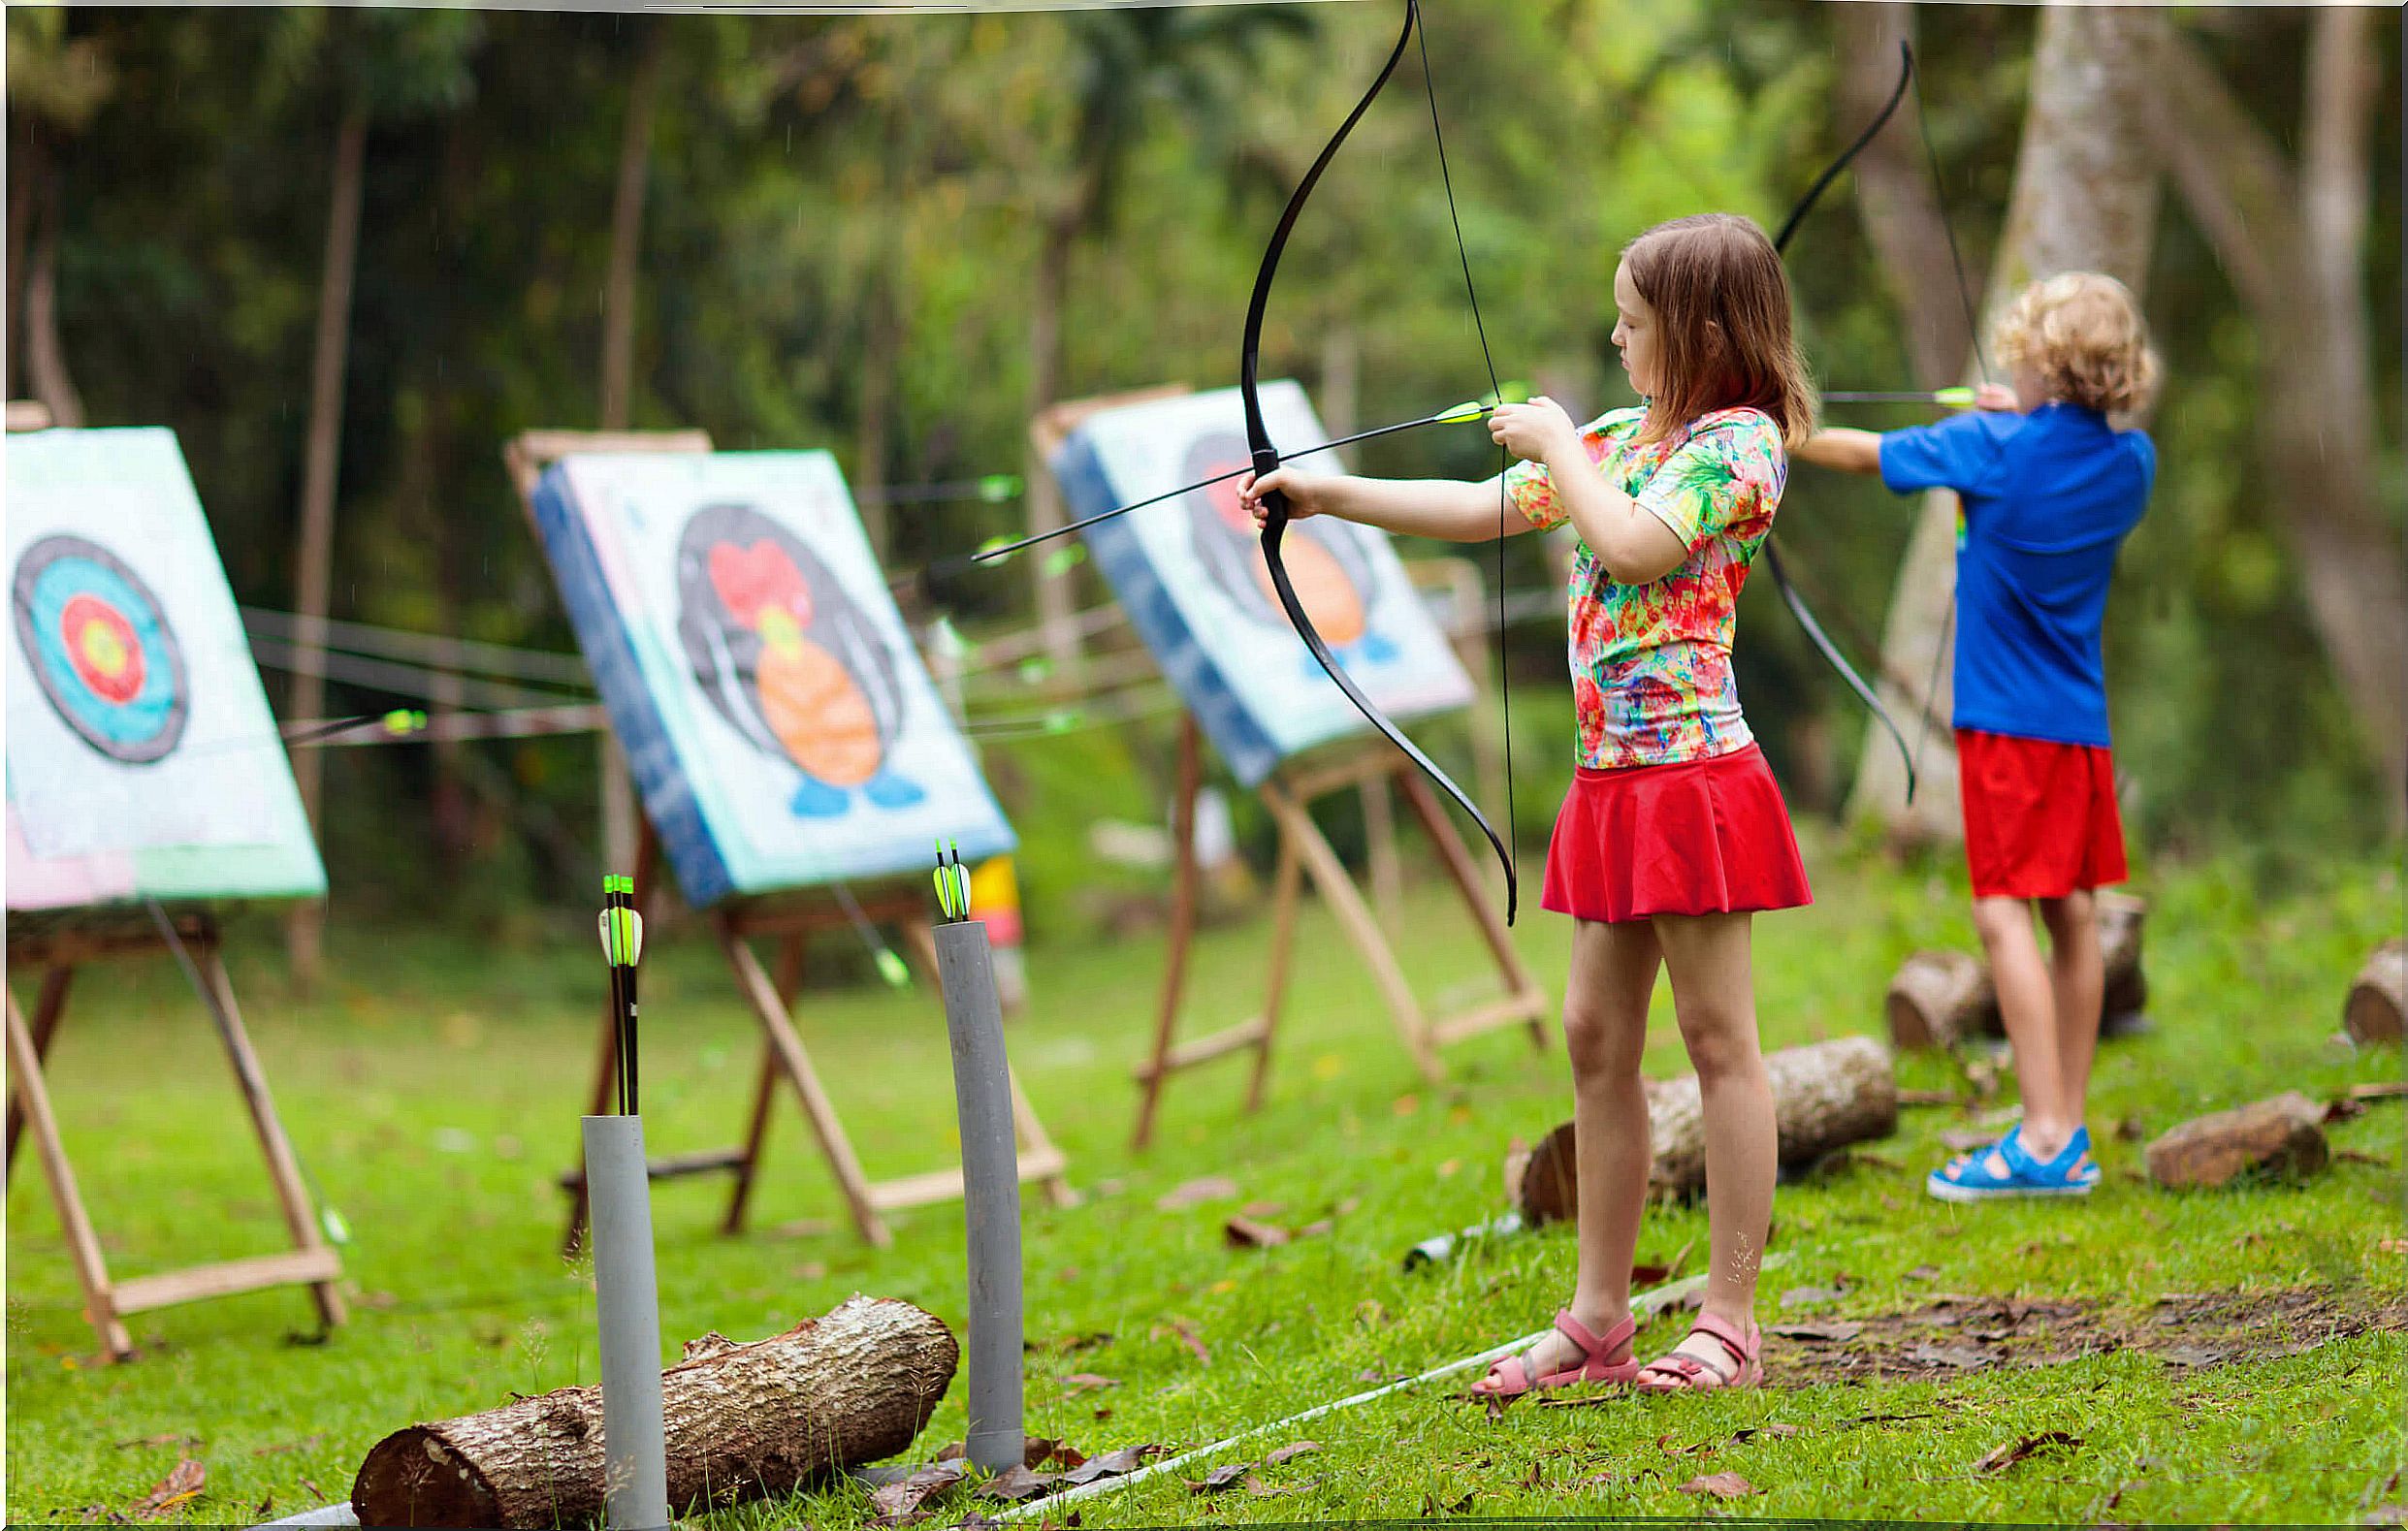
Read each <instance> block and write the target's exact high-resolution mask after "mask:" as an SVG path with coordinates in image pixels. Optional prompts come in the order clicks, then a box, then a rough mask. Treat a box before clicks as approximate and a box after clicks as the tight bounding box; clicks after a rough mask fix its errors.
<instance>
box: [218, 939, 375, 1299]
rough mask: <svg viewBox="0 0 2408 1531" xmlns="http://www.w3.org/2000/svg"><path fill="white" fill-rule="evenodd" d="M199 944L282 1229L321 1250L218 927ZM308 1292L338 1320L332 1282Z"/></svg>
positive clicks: (298, 1243)
mask: <svg viewBox="0 0 2408 1531" xmlns="http://www.w3.org/2000/svg"><path fill="white" fill-rule="evenodd" d="M199 945H200V948H201V949H200V951H199V952H198V953H197V955H198V957H199V958H200V964H201V973H202V976H203V978H204V979H205V980H206V982H205V985H204V987H205V989H206V990H207V992H206V993H205V994H204V995H203V996H202V998H203V999H204V1000H206V1001H207V1002H208V1004H209V1007H210V1008H211V1009H212V1010H214V1011H216V1020H217V1026H218V1032H219V1034H220V1035H221V1036H222V1037H224V1038H225V1042H226V1052H227V1054H228V1056H229V1058H230V1060H231V1061H232V1062H233V1064H234V1077H235V1082H236V1083H237V1084H238V1085H240V1086H241V1090H242V1103H243V1105H244V1106H245V1107H246V1108H247V1109H248V1110H249V1111H250V1114H251V1128H252V1131H253V1132H257V1133H258V1134H259V1150H260V1153H261V1154H262V1155H264V1156H265V1157H266V1159H267V1161H268V1176H269V1178H270V1179H271V1180H273V1182H275V1190H276V1200H277V1202H278V1203H279V1204H281V1206H282V1207H283V1209H284V1227H285V1229H286V1231H288V1232H289V1233H291V1234H292V1238H293V1245H294V1247H295V1248H296V1249H305V1250H322V1249H325V1248H326V1247H327V1245H326V1236H325V1234H323V1233H322V1232H320V1231H319V1229H318V1219H317V1209H316V1208H315V1207H313V1206H311V1205H310V1202H309V1191H308V1188H307V1186H305V1184H304V1183H303V1181H302V1178H301V1161H300V1160H299V1159H297V1158H295V1157H294V1155H293V1144H292V1140H291V1139H290V1138H288V1137H286V1136H285V1135H284V1123H283V1122H282V1121H281V1120H280V1119H279V1118H278V1117H277V1116H276V1107H275V1100H274V1098H273V1097H272V1096H270V1095H269V1093H268V1076H267V1074H266V1073H265V1072H264V1071H262V1069H260V1067H259V1055H258V1054H257V1053H256V1052H254V1051H252V1049H251V1037H250V1033H249V1032H247V1031H245V1030H244V1029H243V1026H242V1012H241V1010H240V1009H239V1008H237V1007H236V1005H235V1001H234V983H233V981H232V980H231V979H229V978H228V977H227V976H226V964H225V960H224V958H223V957H222V956H221V955H220V954H219V951H218V942H217V932H216V931H215V930H213V929H212V930H210V931H209V933H208V934H207V935H206V936H205V937H204V938H203V939H202V941H200V942H199ZM309 1296H310V1299H311V1300H312V1301H313V1302H315V1303H316V1304H317V1309H318V1322H319V1323H320V1324H324V1325H325V1326H326V1327H328V1328H330V1329H331V1328H335V1327H337V1326H339V1325H340V1324H342V1322H343V1318H344V1313H343V1300H342V1293H341V1292H338V1291H337V1290H336V1284H335V1283H334V1282H332V1281H313V1282H311V1283H310V1284H309Z"/></svg>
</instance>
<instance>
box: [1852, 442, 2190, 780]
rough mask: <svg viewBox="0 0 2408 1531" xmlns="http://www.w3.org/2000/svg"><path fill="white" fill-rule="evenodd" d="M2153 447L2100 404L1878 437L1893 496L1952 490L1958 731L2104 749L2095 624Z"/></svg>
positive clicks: (2143, 496)
mask: <svg viewBox="0 0 2408 1531" xmlns="http://www.w3.org/2000/svg"><path fill="white" fill-rule="evenodd" d="M2156 476H2157V449H2156V448H2155V447H2153V446H2151V445H2150V444H2149V438H2148V436H2147V435H2145V434H2144V433H2142V432H2140V431H2118V430H2116V429H2115V428H2114V427H2113V426H2110V425H2108V424H2107V421H2106V417H2105V416H2103V415H2101V414H2100V413H2098V412H2097V411H2096V410H2091V409H2084V408H2082V407H2080V406H2079V405H2076V404H2066V403H2051V404H2043V405H2041V406H2040V407H2039V409H2036V410H2034V411H2033V412H2032V413H2031V414H2028V415H2015V414H2005V413H1993V412H1989V411H1978V412H1973V413H1968V414H1963V415H1959V416H1957V417H1956V418H1954V419H1952V420H1946V421H1942V422H1941V423H1940V424H1938V425H1932V426H1919V427H1916V428H1915V429H1913V430H1910V431H1888V432H1886V433H1884V434H1883V435H1882V437H1881V482H1882V483H1884V484H1886V485H1888V486H1889V487H1890V490H1891V491H1892V492H1893V493H1895V494H1910V493H1912V492H1914V491H1916V490H1924V489H1952V490H1955V491H1956V492H1957V494H1958V496H1959V497H1960V498H1961V499H1962V501H1963V503H1964V507H1965V514H1964V520H1963V521H1962V522H1961V523H1960V524H1959V526H1958V530H1957V549H1956V590H1957V612H1958V618H1957V643H1956V669H1955V676H1956V714H1955V719H1954V720H1955V724H1956V726H1957V727H1959V728H1977V729H1980V730H1981V731H1982V732H1984V733H1994V734H2012V735H2015V736H2017V737H2019V738H2025V739H2046V740H2050V741H2052V742H2055V743H2058V744H2069V745H2093V746H2096V747H2098V748H2100V749H2105V748H2106V747H2107V743H2108V740H2107V686H2106V674H2105V666H2104V661H2103V658H2102V656H2101V654H2100V644H2099V627H2100V622H2101V620H2102V618H2103V615H2104V613H2105V610H2106V604H2107V581H2108V578H2109V576H2110V575H2112V574H2113V573H2114V570H2115V553H2116V549H2117V548H2119V547H2120V546H2122V544H2123V541H2124V538H2125V536H2126V535H2127V534H2128V533H2129V532H2131V530H2132V529H2133V527H2134V526H2137V525H2139V522H2140V515H2141V512H2142V511H2143V510H2145V509H2147V507H2148V500H2149V485H2150V482H2151V481H2152V480H2153V479H2155V478H2156Z"/></svg>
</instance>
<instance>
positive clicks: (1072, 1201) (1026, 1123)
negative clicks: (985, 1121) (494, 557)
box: [1004, 1069, 1078, 1207]
mask: <svg viewBox="0 0 2408 1531" xmlns="http://www.w3.org/2000/svg"><path fill="white" fill-rule="evenodd" d="M1004 1078H1005V1079H1006V1080H1007V1081H1009V1082H1010V1084H1011V1127H1012V1136H1013V1137H1014V1138H1015V1139H1017V1140H1018V1143H1019V1148H1020V1153H1021V1155H1022V1157H1024V1158H1036V1157H1039V1156H1043V1158H1046V1159H1051V1160H1059V1159H1060V1158H1061V1157H1062V1151H1061V1150H1060V1149H1059V1148H1057V1147H1055V1146H1054V1141H1053V1136H1052V1134H1051V1133H1049V1132H1046V1131H1045V1124H1044V1123H1043V1122H1042V1121H1040V1120H1039V1119H1038V1116H1037V1108H1036V1107H1035V1106H1033V1105H1031V1104H1029V1103H1028V1097H1027V1096H1026V1095H1023V1094H1022V1093H1021V1091H1020V1075H1019V1074H1018V1072H1017V1071H1015V1070H1012V1069H1005V1071H1004ZM1044 1184H1045V1199H1046V1200H1048V1201H1050V1202H1052V1203H1053V1204H1054V1205H1055V1206H1057V1207H1073V1206H1076V1205H1077V1204H1078V1193H1076V1192H1075V1191H1073V1190H1072V1189H1071V1183H1070V1178H1069V1177H1068V1175H1066V1174H1065V1173H1064V1172H1063V1171H1062V1170H1059V1169H1057V1170H1055V1171H1054V1172H1053V1173H1052V1174H1049V1175H1047V1176H1045V1181H1044Z"/></svg>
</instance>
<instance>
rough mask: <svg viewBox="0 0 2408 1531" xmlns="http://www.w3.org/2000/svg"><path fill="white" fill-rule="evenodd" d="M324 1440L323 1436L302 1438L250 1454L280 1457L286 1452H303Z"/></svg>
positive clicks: (262, 1448) (261, 1448)
mask: <svg viewBox="0 0 2408 1531" xmlns="http://www.w3.org/2000/svg"><path fill="white" fill-rule="evenodd" d="M325 1439H326V1437H325V1436H323V1435H310V1436H304V1437H303V1438H302V1439H300V1440H298V1441H286V1442H285V1443H284V1444H283V1445H281V1446H263V1447H260V1448H259V1449H258V1450H256V1451H252V1452H251V1454H252V1455H253V1456H281V1455H283V1454H284V1453H285V1452H287V1451H307V1450H309V1449H310V1448H311V1447H313V1446H316V1445H318V1444H319V1443H320V1442H322V1441H324V1440H325Z"/></svg>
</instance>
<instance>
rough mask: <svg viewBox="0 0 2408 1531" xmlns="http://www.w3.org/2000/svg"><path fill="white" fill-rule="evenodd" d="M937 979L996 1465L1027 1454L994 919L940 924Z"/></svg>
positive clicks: (975, 1406)
mask: <svg viewBox="0 0 2408 1531" xmlns="http://www.w3.org/2000/svg"><path fill="white" fill-rule="evenodd" d="M936 938H937V978H938V981H939V982H940V983H942V984H944V986H945V1028H946V1032H947V1036H948V1037H950V1039H951V1041H952V1049H953V1100H954V1104H955V1106H956V1108H957V1109H958V1111H959V1114H960V1121H961V1169H962V1207H963V1212H964V1215H965V1216H966V1217H967V1219H968V1221H969V1227H970V1241H969V1242H970V1347H969V1348H970V1428H969V1433H968V1436H967V1438H966V1439H965V1441H964V1442H963V1447H964V1451H965V1452H966V1454H967V1455H968V1456H969V1458H970V1462H971V1465H973V1466H975V1467H978V1468H980V1469H983V1470H984V1471H987V1472H990V1473H997V1472H1002V1471H1003V1470H1004V1469H1005V1468H1007V1467H1012V1466H1017V1465H1019V1464H1020V1463H1021V1461H1022V1458H1023V1453H1024V1452H1025V1451H1026V1450H1027V1448H1026V1446H1025V1443H1024V1439H1023V1436H1022V1433H1021V1423H1022V1420H1021V1413H1020V1408H1021V1394H1020V1341H1021V1313H1020V1153H1019V1146H1018V1142H1017V1140H1016V1138H1015V1137H1014V1135H1013V1132H1012V1120H1011V1073H1010V1072H1009V1064H1008V1062H1007V1060H1006V1058H1005V1056H1004V1013H1003V1005H1002V1004H1001V1003H1000V1001H999V1000H998V998H997V996H996V992H995V968H994V961H993V953H992V951H991V950H990V949H989V947H988V945H987V941H986V926H985V925H984V924H983V923H982V922H980V921H978V920H962V921H958V922H956V923H952V924H946V925H939V926H937V927H936Z"/></svg>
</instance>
